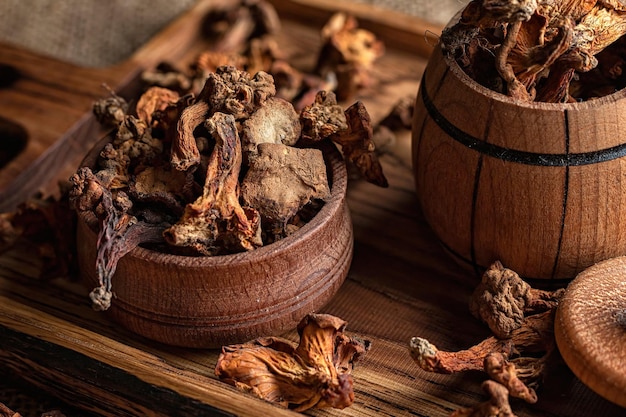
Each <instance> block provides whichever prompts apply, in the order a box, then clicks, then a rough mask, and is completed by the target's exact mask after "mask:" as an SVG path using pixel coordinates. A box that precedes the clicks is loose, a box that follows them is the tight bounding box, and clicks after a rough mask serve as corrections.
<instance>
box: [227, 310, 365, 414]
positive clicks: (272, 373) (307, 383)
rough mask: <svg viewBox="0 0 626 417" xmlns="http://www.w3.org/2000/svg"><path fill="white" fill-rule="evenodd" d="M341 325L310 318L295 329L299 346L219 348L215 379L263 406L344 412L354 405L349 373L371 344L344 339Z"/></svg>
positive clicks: (260, 342)
mask: <svg viewBox="0 0 626 417" xmlns="http://www.w3.org/2000/svg"><path fill="white" fill-rule="evenodd" d="M345 327H346V322H345V321H343V320H341V319H340V318H338V317H335V316H331V315H328V314H309V315H307V316H306V317H304V318H303V319H302V320H301V321H300V323H299V324H298V328H297V329H298V334H299V336H300V342H299V344H298V345H297V346H296V345H295V344H293V343H292V342H291V341H289V340H286V339H282V338H278V337H265V338H259V339H256V340H254V341H251V342H248V343H244V344H238V345H230V346H224V347H223V348H222V353H221V354H220V356H219V358H218V360H217V365H216V367H215V374H216V375H217V376H218V377H219V378H220V379H221V380H222V381H224V382H227V383H229V384H231V385H234V386H235V387H237V388H238V389H240V390H242V391H245V392H249V393H251V394H253V395H256V396H257V397H259V398H262V399H264V400H265V401H268V402H272V403H276V404H278V405H280V406H282V407H285V408H289V409H292V410H294V411H298V412H302V411H305V410H308V409H311V408H325V407H333V408H339V409H342V408H345V407H348V406H350V405H352V403H353V401H354V390H353V384H354V382H353V378H352V370H353V368H354V366H355V364H356V363H357V362H358V361H359V360H360V358H361V357H362V356H363V355H364V354H365V353H366V352H367V351H368V350H369V347H370V343H369V342H368V341H363V340H361V339H358V338H355V337H348V336H347V335H345V334H344V330H345Z"/></svg>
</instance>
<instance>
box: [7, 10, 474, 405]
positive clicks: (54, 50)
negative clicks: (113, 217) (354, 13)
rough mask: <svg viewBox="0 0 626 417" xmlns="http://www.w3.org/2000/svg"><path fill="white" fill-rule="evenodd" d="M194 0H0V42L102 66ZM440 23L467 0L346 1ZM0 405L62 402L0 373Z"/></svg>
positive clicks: (142, 40)
mask: <svg viewBox="0 0 626 417" xmlns="http://www.w3.org/2000/svg"><path fill="white" fill-rule="evenodd" d="M195 1H196V0H149V1H148V0H108V1H102V0H0V41H1V42H8V43H12V44H15V45H18V46H21V47H23V48H26V49H30V50H33V51H35V52H38V53H41V54H46V55H51V56H54V57H56V58H58V59H61V60H64V61H68V62H73V63H76V64H79V65H84V66H108V65H112V64H115V63H117V62H119V61H122V60H124V59H125V58H127V57H128V56H129V55H130V54H132V52H133V51H134V50H135V49H136V48H138V47H139V46H140V45H142V44H143V43H145V42H146V41H147V40H149V39H150V38H151V37H152V36H153V35H154V34H156V33H157V32H159V30H161V29H162V28H163V27H164V26H165V25H167V23H169V22H170V21H171V20H172V19H174V18H175V17H176V16H178V15H179V14H181V13H183V12H184V11H185V10H186V9H187V8H188V7H190V6H191V5H192V4H193V3H194V2H195ZM351 1H354V2H360V3H368V4H372V5H375V6H377V7H382V8H388V9H392V10H396V11H400V12H403V13H407V14H410V15H413V16H418V17H421V18H424V19H426V20H429V21H433V22H437V23H442V24H443V23H446V22H447V21H448V20H449V19H450V18H451V17H452V16H453V15H454V14H455V13H456V12H457V11H458V10H459V9H460V8H461V7H463V5H464V4H466V3H467V1H468V0H351ZM0 402H2V403H4V404H6V405H7V406H9V407H10V408H12V409H13V410H16V411H19V412H20V413H21V414H22V416H24V417H39V416H41V413H42V412H43V411H48V410H50V409H54V408H60V409H61V410H62V411H63V412H64V413H66V415H67V416H68V417H74V416H81V417H86V416H87V415H88V414H86V413H84V412H76V411H72V410H71V409H70V408H68V407H69V406H68V405H67V404H60V403H59V402H58V401H57V400H55V399H53V398H51V397H49V396H47V395H45V394H43V393H42V392H35V391H33V390H32V389H31V388H30V387H28V386H26V385H23V383H22V382H21V381H11V380H9V379H7V375H6V372H5V370H3V369H0Z"/></svg>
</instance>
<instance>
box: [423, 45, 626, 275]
mask: <svg viewBox="0 0 626 417" xmlns="http://www.w3.org/2000/svg"><path fill="white" fill-rule="evenodd" d="M624 117H626V91H624V90H622V91H619V92H617V93H615V94H612V95H610V96H606V97H602V98H599V99H595V100H589V101H586V102H579V103H568V104H558V103H537V102H535V103H526V102H519V101H515V100H514V99H512V98H510V97H507V96H504V95H502V94H499V93H496V92H494V91H492V90H490V89H488V88H485V87H483V86H481V85H479V84H478V83H477V82H475V81H474V80H472V79H471V78H470V77H469V76H468V75H467V74H466V73H465V72H464V71H463V70H462V69H461V68H460V67H459V65H458V64H457V63H456V62H455V61H454V59H452V58H450V57H447V56H444V54H443V52H442V50H441V48H440V47H436V48H435V49H434V51H433V53H432V56H431V57H430V59H429V62H428V65H427V68H426V70H425V73H424V76H423V79H422V82H421V85H420V89H419V92H418V95H417V99H416V106H415V112H414V120H413V130H412V135H413V139H412V157H413V167H414V175H415V183H416V190H417V194H418V198H419V201H420V204H421V209H422V211H423V214H424V216H425V218H426V220H427V222H428V223H429V224H430V226H431V227H432V229H433V231H434V232H435V234H436V235H437V236H438V238H439V240H440V242H441V244H442V245H443V247H444V248H446V250H447V251H448V252H449V253H450V254H451V255H452V256H453V257H454V258H455V259H456V260H458V261H459V263H461V264H462V265H466V266H468V267H469V268H471V269H472V270H474V271H476V273H477V274H481V273H482V271H484V270H485V268H486V267H488V266H489V265H490V264H491V263H492V262H493V261H495V260H500V261H502V263H503V264H504V265H505V266H506V267H507V268H511V269H513V270H515V271H516V272H518V273H519V274H520V276H522V277H524V278H526V279H542V280H557V279H563V280H570V279H572V278H574V277H575V276H576V275H577V274H578V273H579V272H580V271H582V270H584V269H585V268H587V267H589V266H590V265H592V264H595V263H596V262H599V261H602V260H604V259H607V258H613V257H616V256H620V255H626V192H625V191H626V190H625V187H626V157H625V155H626V125H625V124H623V123H621V122H620V121H621V120H624ZM544 282H545V281H544Z"/></svg>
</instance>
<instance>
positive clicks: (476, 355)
mask: <svg viewBox="0 0 626 417" xmlns="http://www.w3.org/2000/svg"><path fill="white" fill-rule="evenodd" d="M562 295H563V290H556V291H554V292H547V291H539V290H535V289H532V288H530V287H529V286H528V284H526V283H524V282H522V280H521V278H520V277H519V276H518V275H517V274H516V273H515V272H513V271H511V270H509V269H507V268H504V267H503V266H502V264H501V263H500V262H495V263H494V264H493V265H492V266H491V267H490V268H489V270H488V271H486V272H485V274H484V276H483V280H482V282H481V284H480V285H479V286H478V287H477V289H476V290H475V292H474V295H473V297H472V301H471V304H470V305H471V310H472V312H473V313H474V314H475V315H476V316H477V317H478V318H480V319H481V320H483V321H484V322H486V323H487V324H488V325H489V327H490V328H491V329H492V331H494V333H495V334H494V336H491V337H489V338H487V339H485V340H483V341H482V342H480V343H478V344H476V345H474V346H471V347H470V348H468V349H465V350H460V351H452V352H450V351H443V350H439V349H438V348H437V347H436V346H435V345H433V344H432V343H430V342H429V341H428V340H426V339H423V338H420V337H414V338H412V339H411V341H410V343H409V348H410V354H411V357H412V358H413V360H414V361H415V362H416V363H417V365H418V366H419V367H420V368H422V369H423V370H425V371H428V372H437V373H444V374H449V373H457V372H464V371H477V370H484V371H485V372H486V373H487V375H488V376H489V377H490V378H491V381H489V382H485V385H484V388H485V390H486V391H487V392H488V394H490V395H491V399H490V400H489V401H488V402H486V403H484V404H480V405H478V406H477V407H472V408H469V409H463V410H460V411H458V412H457V414H452V415H454V416H465V415H467V416H470V415H471V416H491V415H513V414H512V412H511V411H510V406H509V403H508V397H509V396H512V397H516V398H520V399H523V400H524V401H526V402H528V403H531V404H532V403H535V402H536V401H537V395H536V393H535V390H534V388H535V387H536V386H538V385H539V383H540V382H541V380H542V379H543V377H544V376H545V373H546V368H547V365H548V363H549V361H550V359H551V357H552V355H553V354H554V353H555V352H556V342H555V340H554V317H555V313H556V307H557V304H558V301H559V299H560V297H562ZM494 384H499V385H501V386H498V385H494ZM505 394H506V395H505ZM489 410H496V411H498V410H500V411H498V412H500V413H501V414H497V413H495V414H489V413H488V411H489ZM494 412H495V411H494ZM502 413H503V414H502ZM506 413H509V414H506Z"/></svg>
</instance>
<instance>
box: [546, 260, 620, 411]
mask: <svg viewBox="0 0 626 417" xmlns="http://www.w3.org/2000/svg"><path fill="white" fill-rule="evenodd" d="M555 337H556V342H557V346H558V348H559V351H560V352H561V355H562V356H563V359H564V360H565V363H567V365H568V366H569V367H570V368H571V370H572V371H573V372H574V374H575V375H576V376H577V377H578V378H579V379H580V380H581V381H582V382H583V383H584V384H585V385H587V386H588V387H589V388H591V389H592V390H594V391H595V392H596V393H598V394H599V395H601V396H602V397H604V398H606V399H607V400H609V401H612V402H614V403H616V404H618V405H620V406H622V407H626V256H622V257H618V258H613V259H609V260H606V261H603V262H600V263H598V264H596V265H593V266H591V267H590V268H588V269H586V270H584V271H583V272H581V273H580V274H579V275H578V276H577V277H576V278H575V279H574V280H573V281H572V282H571V283H570V284H569V286H568V287H567V289H566V291H565V295H564V296H563V298H562V299H561V301H560V303H559V306H558V309H557V314H556V320H555Z"/></svg>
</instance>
